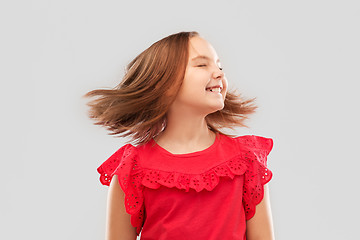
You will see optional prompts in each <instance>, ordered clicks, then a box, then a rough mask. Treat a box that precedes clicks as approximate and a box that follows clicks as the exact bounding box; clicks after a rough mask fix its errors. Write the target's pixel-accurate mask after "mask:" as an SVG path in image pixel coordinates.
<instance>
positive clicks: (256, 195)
mask: <svg viewBox="0 0 360 240" xmlns="http://www.w3.org/2000/svg"><path fill="white" fill-rule="evenodd" d="M272 147H273V140H272V139H271V138H265V137H260V136H254V135H245V136H239V137H235V138H232V137H229V136H226V135H222V134H217V137H216V140H215V142H214V143H213V144H212V145H211V146H210V147H209V148H207V149H205V150H202V151H198V152H193V153H186V154H172V153H170V152H168V151H167V150H165V149H164V148H162V147H161V146H159V145H158V144H157V143H156V142H155V141H154V140H153V139H152V140H150V141H149V142H148V143H147V144H144V145H141V146H136V147H135V146H133V145H131V144H126V145H124V146H122V147H121V148H120V149H119V150H118V151H116V152H115V153H114V154H113V155H112V156H111V157H110V158H108V159H107V160H106V161H105V162H104V163H103V164H101V166H99V168H98V169H97V170H98V172H99V173H100V174H101V176H100V181H101V183H102V184H104V185H108V186H109V184H110V181H111V179H112V176H113V175H118V179H119V183H120V186H121V188H122V189H123V191H124V193H125V208H126V212H127V213H129V214H130V215H131V224H132V225H133V226H134V227H136V230H137V235H139V234H140V232H141V239H142V240H148V239H157V240H162V239H172V240H177V239H197V240H202V239H204V240H212V239H239V240H240V239H241V240H245V239H246V234H245V232H246V220H249V219H250V218H251V217H253V216H254V214H255V207H256V205H257V204H259V203H260V201H261V200H262V199H263V194H264V188H263V186H264V184H266V183H267V182H269V181H270V180H271V178H272V172H271V171H270V170H269V169H268V168H267V156H268V154H269V153H270V151H271V149H272Z"/></svg>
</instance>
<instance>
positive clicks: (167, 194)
mask: <svg viewBox="0 0 360 240" xmlns="http://www.w3.org/2000/svg"><path fill="white" fill-rule="evenodd" d="M85 96H86V97H97V98H96V99H93V100H92V101H91V102H90V103H89V104H88V105H89V106H90V111H89V115H90V117H91V118H93V119H95V120H96V121H97V122H96V123H95V124H98V125H99V124H100V125H103V126H105V127H106V128H107V129H108V130H110V131H111V134H112V135H114V134H122V135H121V136H123V137H125V136H131V138H132V140H133V141H134V142H135V143H134V145H132V144H130V143H129V142H127V144H125V145H124V146H122V147H121V148H120V149H119V150H117V151H116V152H115V153H114V154H113V155H112V156H110V157H109V158H108V159H107V160H106V161H105V162H104V163H103V164H101V166H99V168H98V169H97V170H98V172H99V173H100V175H101V176H100V181H101V183H102V184H104V185H108V186H109V194H108V208H107V209H108V210H107V227H106V233H107V234H106V235H107V239H108V240H110V239H111V240H113V239H132V240H133V239H136V237H137V235H139V234H140V232H141V239H144V240H146V239H158V240H162V239H171V240H177V239H190V240H191V239H196V240H201V239H204V240H212V239H239V240H240V239H241V240H244V239H248V240H257V239H261V240H267V239H274V234H273V227H272V217H271V210H270V204H269V197H268V189H267V185H265V184H266V183H267V182H269V181H270V179H271V178H272V172H271V171H270V170H269V169H268V168H267V167H266V166H267V165H266V164H267V156H268V154H269V152H270V151H271V149H272V146H273V141H272V139H271V138H265V137H260V136H254V135H245V136H238V137H236V136H232V135H227V134H225V133H223V132H221V131H220V128H224V127H226V128H231V129H233V126H246V125H244V124H243V121H244V120H245V119H246V118H247V115H249V114H251V113H253V112H254V111H255V109H256V106H255V105H254V104H253V101H254V99H251V100H246V101H245V100H243V99H242V98H240V96H239V95H237V94H235V93H233V92H230V91H228V83H227V80H226V78H225V75H224V72H223V70H222V68H221V66H220V60H219V58H218V56H217V54H216V52H215V50H214V48H213V47H212V46H211V45H210V44H209V43H208V42H207V41H206V40H205V39H203V38H202V37H200V35H199V34H198V33H197V32H180V33H177V34H173V35H170V36H168V37H166V38H163V39H161V40H160V41H158V42H156V43H154V44H153V45H151V46H150V47H149V48H148V49H146V50H145V51H143V52H142V53H141V54H139V55H138V56H137V57H136V58H135V59H134V60H132V61H131V62H130V64H129V65H128V66H127V69H126V73H125V76H124V78H123V80H122V82H121V83H120V84H119V85H118V86H116V87H115V88H114V89H108V90H104V89H99V90H94V91H91V92H89V93H87V94H86V95H85Z"/></svg>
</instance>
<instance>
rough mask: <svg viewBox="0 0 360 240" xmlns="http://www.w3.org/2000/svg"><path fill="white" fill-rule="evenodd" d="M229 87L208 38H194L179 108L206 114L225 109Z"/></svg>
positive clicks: (178, 100) (178, 96) (191, 41)
mask: <svg viewBox="0 0 360 240" xmlns="http://www.w3.org/2000/svg"><path fill="white" fill-rule="evenodd" d="M227 86H228V84H227V80H226V78H225V75H224V72H223V71H222V68H221V63H220V60H219V58H218V56H217V54H216V52H215V49H214V48H213V47H212V46H211V45H210V44H209V43H208V42H207V41H206V40H205V39H203V38H201V37H192V38H191V39H190V43H189V59H188V65H187V67H186V72H185V77H184V80H183V83H182V86H181V88H180V90H179V93H178V95H177V96H176V100H175V104H176V106H177V107H178V108H181V109H182V110H184V109H188V110H193V111H194V112H197V113H201V114H206V115H207V114H209V113H213V112H216V111H218V110H221V109H223V108H224V100H225V96H226V91H227Z"/></svg>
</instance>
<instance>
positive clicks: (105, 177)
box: [97, 144, 144, 235]
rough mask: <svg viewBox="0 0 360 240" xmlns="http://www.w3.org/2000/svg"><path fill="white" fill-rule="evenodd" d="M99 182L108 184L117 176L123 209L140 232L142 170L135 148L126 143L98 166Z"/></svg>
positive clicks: (142, 216) (141, 223) (141, 217)
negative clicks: (123, 200)
mask: <svg viewBox="0 0 360 240" xmlns="http://www.w3.org/2000/svg"><path fill="white" fill-rule="evenodd" d="M97 171H98V173H100V182H101V183H102V184H103V185H106V186H109V185H110V182H111V179H112V177H113V176H114V175H117V176H118V180H119V184H120V186H121V188H122V190H123V191H124V193H125V209H126V212H127V213H128V214H130V215H131V224H132V226H134V227H136V231H137V234H138V235H139V234H140V231H141V228H142V225H143V222H144V204H143V202H144V201H143V200H144V198H143V192H142V190H143V186H142V184H141V179H142V175H143V174H142V170H141V168H140V167H139V166H138V154H137V149H136V148H135V147H134V146H132V145H131V144H126V145H124V146H123V147H121V148H120V149H119V150H117V151H116V152H115V153H114V154H113V155H111V156H110V157H109V158H108V159H107V160H106V161H105V162H103V163H102V164H101V165H100V166H99V167H98V168H97Z"/></svg>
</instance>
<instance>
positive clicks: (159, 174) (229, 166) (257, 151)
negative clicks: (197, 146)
mask: <svg viewBox="0 0 360 240" xmlns="http://www.w3.org/2000/svg"><path fill="white" fill-rule="evenodd" d="M234 141H235V142H236V146H237V154H236V155H235V156H234V157H231V158H230V159H226V161H224V162H222V163H220V164H218V165H217V166H213V167H212V168H210V169H208V170H207V171H205V172H201V173H198V174H187V173H184V172H177V171H171V172H169V171H162V170H157V169H146V168H142V167H141V166H139V159H138V157H139V155H138V154H137V151H138V149H137V148H136V147H134V146H132V145H131V144H127V145H125V146H123V147H121V148H120V149H119V150H118V151H116V152H115V153H114V154H113V155H112V156H111V157H110V158H109V159H107V160H106V161H105V162H104V163H103V164H102V165H101V166H100V167H99V168H98V169H97V170H98V172H99V173H100V181H101V183H102V184H104V185H108V186H109V184H110V181H111V179H112V177H113V175H118V179H119V184H120V186H121V188H122V189H123V191H124V193H125V208H126V211H127V213H129V214H130V215H131V224H132V225H133V226H134V227H136V229H137V234H138V235H139V233H140V231H141V228H142V225H143V222H144V216H145V209H144V199H143V194H142V190H143V188H144V187H148V188H152V189H157V188H159V187H160V186H165V187H168V188H173V187H175V188H178V189H180V190H184V191H185V192H188V191H189V190H190V189H194V190H195V191H197V192H200V191H204V190H207V191H211V190H213V189H214V188H215V187H216V186H217V185H218V183H219V181H221V178H222V177H228V178H231V179H233V178H234V177H235V176H236V175H244V186H243V200H242V201H243V205H244V210H245V214H246V216H245V217H246V220H249V219H250V218H251V217H253V215H254V214H255V209H256V205H257V204H259V203H260V202H261V200H262V199H263V195H264V185H265V184H266V183H267V182H269V181H270V180H271V178H272V172H271V171H270V170H269V169H268V168H267V166H266V163H267V156H268V154H269V152H270V151H271V149H272V146H273V141H272V139H270V138H264V137H259V136H253V135H251V136H248V135H247V136H242V137H237V138H234Z"/></svg>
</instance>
